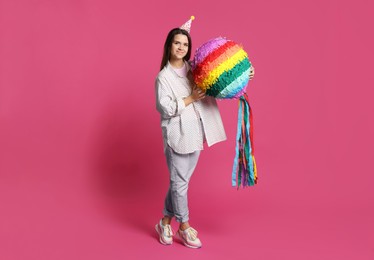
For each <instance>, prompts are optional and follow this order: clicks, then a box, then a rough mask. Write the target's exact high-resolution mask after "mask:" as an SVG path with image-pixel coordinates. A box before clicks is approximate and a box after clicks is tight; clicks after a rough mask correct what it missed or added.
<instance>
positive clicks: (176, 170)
mask: <svg viewBox="0 0 374 260" xmlns="http://www.w3.org/2000/svg"><path fill="white" fill-rule="evenodd" d="M165 155H166V161H167V164H168V168H169V173H170V184H169V189H168V192H167V194H166V198H165V206H164V211H163V213H164V215H167V216H170V217H173V216H175V218H176V220H177V221H178V222H187V221H188V219H189V210H188V197H187V194H188V184H189V181H190V179H191V176H192V174H193V172H194V170H195V167H196V165H197V162H198V159H199V155H200V151H195V152H193V153H190V154H178V153H176V152H174V151H173V149H171V148H170V147H169V146H168V147H167V148H166V151H165Z"/></svg>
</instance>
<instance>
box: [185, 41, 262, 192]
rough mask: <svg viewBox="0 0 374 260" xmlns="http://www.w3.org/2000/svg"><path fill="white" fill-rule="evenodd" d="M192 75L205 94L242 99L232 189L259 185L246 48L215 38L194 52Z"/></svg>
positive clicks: (220, 97)
mask: <svg viewBox="0 0 374 260" xmlns="http://www.w3.org/2000/svg"><path fill="white" fill-rule="evenodd" d="M191 65H192V74H193V78H194V81H195V83H196V85H197V86H198V87H199V88H201V89H202V90H204V91H205V92H206V95H208V96H212V97H215V98H219V99H232V98H238V99H239V116H238V130H237V137H236V155H235V160H234V165H233V170H232V186H237V187H238V188H239V187H240V186H241V185H242V186H243V187H245V186H252V185H254V184H255V183H257V168H256V162H255V157H254V147H253V119H252V110H251V107H250V106H249V101H248V96H247V94H246V93H245V90H246V87H247V84H248V81H249V74H250V69H251V66H252V65H251V62H250V61H249V60H248V55H247V53H246V52H245V51H244V50H243V48H242V47H241V46H240V45H238V44H236V43H235V42H233V41H230V40H227V39H226V38H223V37H218V38H215V39H212V40H210V41H208V42H206V43H205V44H203V45H202V46H201V47H199V48H198V49H197V50H196V52H195V57H194V59H193V61H192V64H191Z"/></svg>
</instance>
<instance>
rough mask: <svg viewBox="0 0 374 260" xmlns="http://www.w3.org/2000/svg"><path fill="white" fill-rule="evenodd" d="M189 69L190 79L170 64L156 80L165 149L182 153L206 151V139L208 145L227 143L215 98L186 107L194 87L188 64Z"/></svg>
mask: <svg viewBox="0 0 374 260" xmlns="http://www.w3.org/2000/svg"><path fill="white" fill-rule="evenodd" d="M186 66H188V74H187V77H182V76H179V75H178V74H177V73H176V72H175V71H174V70H173V68H172V67H171V65H170V63H168V64H167V65H166V66H165V67H164V68H163V69H162V70H161V71H160V72H159V74H158V75H157V78H156V108H157V110H158V111H159V112H160V114H161V128H162V135H163V139H164V146H166V145H169V146H170V147H171V148H172V149H173V150H174V151H175V152H177V153H181V154H187V153H192V152H194V151H197V150H203V140H204V137H205V140H206V142H207V144H208V146H211V145H213V144H215V143H218V142H221V141H224V140H226V133H225V129H224V127H223V123H222V119H221V115H220V113H219V110H218V106H217V102H216V100H215V98H213V97H209V96H206V97H205V98H203V99H201V100H198V101H195V102H193V103H191V104H190V105H188V106H185V104H184V100H183V99H184V98H186V97H188V96H189V95H191V92H192V88H191V84H193V83H191V82H193V81H192V74H191V71H190V70H191V67H190V65H189V64H188V63H187V62H186ZM204 133H205V136H204Z"/></svg>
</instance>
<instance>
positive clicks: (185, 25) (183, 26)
mask: <svg viewBox="0 0 374 260" xmlns="http://www.w3.org/2000/svg"><path fill="white" fill-rule="evenodd" d="M194 19H195V16H193V15H192V16H191V18H190V20H188V21H187V22H185V23H184V24H183V25H182V26H181V27H179V28H180V29H183V30H186V31H187V32H188V33H190V31H191V22H192V21H193V20H194Z"/></svg>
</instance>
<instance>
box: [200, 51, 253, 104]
mask: <svg viewBox="0 0 374 260" xmlns="http://www.w3.org/2000/svg"><path fill="white" fill-rule="evenodd" d="M248 68H249V61H248V59H247V58H244V59H243V60H241V61H240V62H238V63H237V64H236V65H235V66H234V67H233V68H231V69H230V70H228V71H224V72H223V73H222V74H221V75H220V77H219V78H218V79H217V80H216V83H214V84H213V85H211V86H210V88H209V89H207V90H206V94H207V95H208V96H213V97H215V96H217V95H218V94H219V93H220V92H221V91H223V90H224V89H225V88H226V87H227V86H228V85H230V84H231V83H232V82H234V81H235V80H236V77H237V75H242V74H243V73H244V72H245V71H247V70H248Z"/></svg>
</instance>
